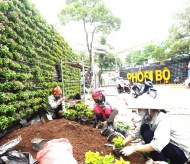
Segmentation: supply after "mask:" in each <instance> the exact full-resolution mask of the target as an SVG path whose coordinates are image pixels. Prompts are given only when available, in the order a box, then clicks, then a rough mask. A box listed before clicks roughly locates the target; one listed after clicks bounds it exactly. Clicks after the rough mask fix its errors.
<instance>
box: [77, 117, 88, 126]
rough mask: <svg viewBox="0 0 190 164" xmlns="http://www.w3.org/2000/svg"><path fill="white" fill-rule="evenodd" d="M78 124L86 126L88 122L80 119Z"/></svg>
mask: <svg viewBox="0 0 190 164" xmlns="http://www.w3.org/2000/svg"><path fill="white" fill-rule="evenodd" d="M79 123H80V124H81V125H87V124H88V120H87V119H84V118H82V119H80V120H79Z"/></svg>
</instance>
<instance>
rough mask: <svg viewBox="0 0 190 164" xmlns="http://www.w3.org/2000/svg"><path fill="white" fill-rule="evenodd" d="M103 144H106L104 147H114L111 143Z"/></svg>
mask: <svg viewBox="0 0 190 164" xmlns="http://www.w3.org/2000/svg"><path fill="white" fill-rule="evenodd" d="M104 146H106V147H112V148H113V149H114V148H115V146H114V145H113V144H109V143H106V144H104Z"/></svg>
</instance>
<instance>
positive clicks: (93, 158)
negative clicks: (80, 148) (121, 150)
mask: <svg viewBox="0 0 190 164" xmlns="http://www.w3.org/2000/svg"><path fill="white" fill-rule="evenodd" d="M85 164H130V162H129V161H124V160H123V158H120V159H119V160H116V159H115V158H114V156H113V155H111V154H109V155H105V156H101V155H100V153H99V152H92V151H91V150H89V151H87V152H86V153H85Z"/></svg>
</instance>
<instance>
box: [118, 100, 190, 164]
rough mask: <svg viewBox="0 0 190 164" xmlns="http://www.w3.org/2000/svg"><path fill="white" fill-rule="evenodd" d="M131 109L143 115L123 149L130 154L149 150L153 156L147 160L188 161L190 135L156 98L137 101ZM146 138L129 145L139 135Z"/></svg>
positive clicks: (177, 163)
mask: <svg viewBox="0 0 190 164" xmlns="http://www.w3.org/2000/svg"><path fill="white" fill-rule="evenodd" d="M129 109H137V110H138V113H139V115H141V117H142V119H141V120H140V121H139V122H138V123H137V127H136V128H135V130H133V131H131V132H130V134H129V135H128V136H127V138H126V139H125V145H126V147H124V148H123V149H122V150H121V152H122V153H123V154H124V155H125V156H129V155H131V154H132V153H134V152H150V154H151V158H152V159H150V160H149V161H147V162H146V164H153V163H154V164H155V163H156V164H159V163H162V164H164V163H167V160H168V159H169V160H170V162H171V163H172V164H185V163H186V162H187V161H188V159H190V138H188V135H187V134H186V133H187V132H185V131H183V129H182V128H177V126H174V125H173V124H172V122H171V121H170V119H169V117H168V115H167V114H166V113H164V112H162V110H163V109H164V108H163V107H162V106H160V104H157V103H156V102H155V101H154V100H149V101H148V102H145V101H143V102H138V101H135V104H134V105H131V106H129ZM140 136H141V137H142V138H143V139H144V142H145V144H144V145H136V146H127V145H128V144H129V143H130V142H131V141H133V140H135V139H137V138H138V137H140Z"/></svg>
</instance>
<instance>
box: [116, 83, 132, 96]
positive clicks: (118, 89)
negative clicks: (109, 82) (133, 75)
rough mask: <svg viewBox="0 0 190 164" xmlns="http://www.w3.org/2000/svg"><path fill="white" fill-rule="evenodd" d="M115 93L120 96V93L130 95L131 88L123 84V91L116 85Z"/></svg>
mask: <svg viewBox="0 0 190 164" xmlns="http://www.w3.org/2000/svg"><path fill="white" fill-rule="evenodd" d="M117 92H118V93H119V94H121V93H128V94H130V93H131V87H130V86H129V85H127V84H125V83H124V89H123V87H121V85H120V84H118V85H117Z"/></svg>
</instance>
